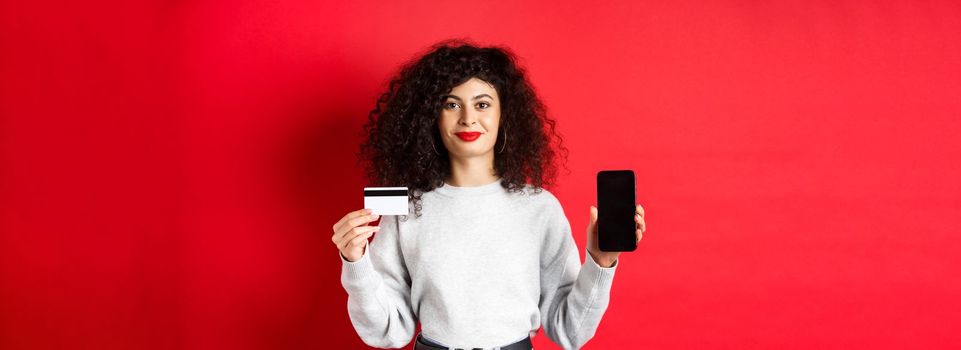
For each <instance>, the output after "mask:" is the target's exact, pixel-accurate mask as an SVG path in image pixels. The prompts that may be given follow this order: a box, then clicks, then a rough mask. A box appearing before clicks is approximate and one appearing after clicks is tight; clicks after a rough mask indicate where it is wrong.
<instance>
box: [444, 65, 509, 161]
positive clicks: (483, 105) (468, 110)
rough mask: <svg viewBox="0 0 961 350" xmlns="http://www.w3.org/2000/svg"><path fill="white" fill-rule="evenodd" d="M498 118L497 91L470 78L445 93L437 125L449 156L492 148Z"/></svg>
mask: <svg viewBox="0 0 961 350" xmlns="http://www.w3.org/2000/svg"><path fill="white" fill-rule="evenodd" d="M500 119H501V106H500V99H499V97H498V96H497V91H496V90H495V89H494V87H493V86H492V85H490V84H488V83H487V82H485V81H483V80H480V79H477V78H471V79H470V80H468V81H466V82H464V83H463V84H460V85H458V86H455V87H454V88H453V89H452V90H451V92H450V93H449V94H447V95H445V97H444V103H443V106H442V108H441V113H440V118H439V119H438V121H437V126H438V128H439V129H440V136H441V139H442V140H443V142H444V147H447V151H449V152H450V154H451V156H452V157H462V158H466V157H476V156H484V155H487V154H488V153H492V152H493V151H494V144H495V143H497V128H498V127H499V126H500Z"/></svg>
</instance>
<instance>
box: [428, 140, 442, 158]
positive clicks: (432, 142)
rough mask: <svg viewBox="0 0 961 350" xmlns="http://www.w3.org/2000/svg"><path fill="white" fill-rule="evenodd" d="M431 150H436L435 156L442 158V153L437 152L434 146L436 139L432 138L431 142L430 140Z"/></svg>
mask: <svg viewBox="0 0 961 350" xmlns="http://www.w3.org/2000/svg"><path fill="white" fill-rule="evenodd" d="M430 148H431V149H432V150H434V154H436V155H438V156H440V152H437V147H435V146H434V139H433V138H431V140H430Z"/></svg>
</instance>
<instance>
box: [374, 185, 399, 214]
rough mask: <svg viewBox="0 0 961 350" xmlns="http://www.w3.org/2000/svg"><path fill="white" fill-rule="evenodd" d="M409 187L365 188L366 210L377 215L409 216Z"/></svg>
mask: <svg viewBox="0 0 961 350" xmlns="http://www.w3.org/2000/svg"><path fill="white" fill-rule="evenodd" d="M407 203H408V202H407V187H364V208H370V209H373V211H374V214H377V215H407V214H408V213H409V210H410V209H409V208H408V207H407Z"/></svg>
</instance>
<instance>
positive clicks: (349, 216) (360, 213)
mask: <svg viewBox="0 0 961 350" xmlns="http://www.w3.org/2000/svg"><path fill="white" fill-rule="evenodd" d="M372 212H373V211H372V210H371V209H368V208H364V209H360V210H354V211H352V212H349V213H347V215H344V217H342V218H340V220H338V221H337V223H336V224H334V226H333V229H334V232H337V231H339V228H340V226H341V225H343V224H344V223H345V222H347V220H350V219H353V218H356V217H358V216H363V215H368V214H370V213H372Z"/></svg>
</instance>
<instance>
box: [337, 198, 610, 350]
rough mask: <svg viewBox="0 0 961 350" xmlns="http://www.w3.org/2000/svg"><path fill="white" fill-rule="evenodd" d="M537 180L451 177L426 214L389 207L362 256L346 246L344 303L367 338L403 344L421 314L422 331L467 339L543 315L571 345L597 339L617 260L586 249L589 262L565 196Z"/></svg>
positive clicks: (526, 331)
mask: <svg viewBox="0 0 961 350" xmlns="http://www.w3.org/2000/svg"><path fill="white" fill-rule="evenodd" d="M531 190H532V187H531V186H530V185H528V186H527V188H526V189H525V191H524V193H511V192H508V191H507V190H505V189H504V188H502V187H501V180H498V181H496V182H493V183H490V184H487V185H482V186H475V187H455V186H451V185H450V184H445V185H444V186H441V187H438V188H436V189H434V190H433V191H430V192H426V193H424V194H423V196H422V216H421V217H419V218H418V217H416V216H415V215H413V206H411V207H412V208H411V211H410V215H407V216H401V217H398V216H383V217H382V218H381V222H380V226H381V229H380V231H379V232H378V233H377V234H375V236H374V238H373V240H372V241H371V242H370V243H369V244H368V246H367V248H366V250H365V252H364V255H363V256H362V257H361V258H360V259H358V260H357V261H354V262H350V261H347V260H346V259H344V257H343V255H341V261H342V262H343V269H342V273H341V283H342V285H343V287H344V289H345V290H346V291H347V294H348V298H347V311H348V314H349V315H350V321H351V323H352V324H353V326H354V329H355V330H356V331H357V334H358V335H359V336H360V338H361V339H362V340H363V341H364V343H366V344H368V345H370V346H374V347H378V348H400V347H403V346H405V345H407V344H408V343H410V341H411V340H412V338H413V336H414V332H415V330H416V325H417V322H418V321H420V323H421V332H422V334H423V335H424V336H425V337H427V338H429V339H431V340H433V341H435V342H438V343H440V344H443V345H445V346H451V347H459V348H471V347H483V348H485V349H487V348H492V347H495V346H501V345H507V344H510V343H513V342H515V341H518V340H520V339H523V338H524V337H528V336H534V335H535V334H536V333H537V330H538V328H540V326H541V325H543V326H544V333H545V334H546V335H547V337H548V338H550V339H551V341H553V342H554V343H556V344H558V345H560V346H562V347H563V348H565V349H577V348H580V347H581V346H583V344H584V343H586V342H587V341H588V340H589V339H591V337H593V336H594V332H595V331H596V330H597V326H598V324H599V323H600V321H601V317H602V316H603V315H604V311H605V310H607V305H608V301H609V297H610V290H611V283H612V282H613V279H614V271H615V268H616V265H617V262H615V263H614V266H613V267H609V268H604V267H601V266H599V265H597V263H596V262H595V261H594V259H592V258H591V257H590V254H588V253H587V252H586V250H585V252H584V256H585V260H586V261H585V262H584V264H581V263H580V258H579V257H578V251H577V246H576V245H575V243H574V238H573V237H572V236H571V226H570V223H569V222H568V220H567V217H566V216H565V215H564V210H563V208H562V207H561V204H560V202H559V201H558V200H557V198H556V197H554V195H553V194H551V193H550V192H548V191H547V190H543V191H541V192H540V193H533V192H532V191H531ZM585 212H586V210H585ZM404 218H406V220H404ZM585 234H586V232H585Z"/></svg>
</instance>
